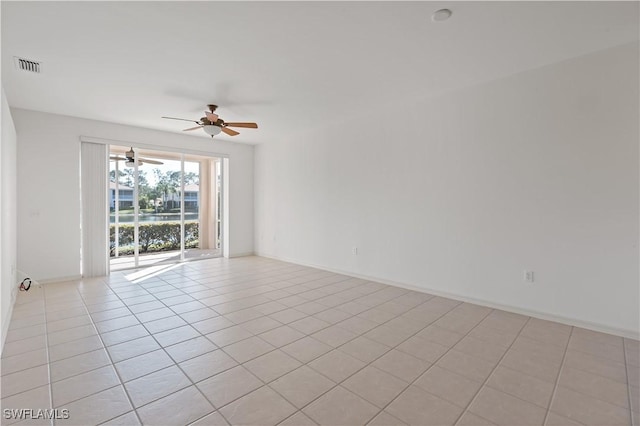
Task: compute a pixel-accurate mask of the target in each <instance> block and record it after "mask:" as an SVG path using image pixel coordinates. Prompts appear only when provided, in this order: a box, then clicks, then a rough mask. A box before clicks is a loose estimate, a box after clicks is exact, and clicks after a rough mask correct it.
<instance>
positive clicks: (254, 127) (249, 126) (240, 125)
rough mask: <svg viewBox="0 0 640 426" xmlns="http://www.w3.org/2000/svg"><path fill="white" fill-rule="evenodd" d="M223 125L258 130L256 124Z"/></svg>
mask: <svg viewBox="0 0 640 426" xmlns="http://www.w3.org/2000/svg"><path fill="white" fill-rule="evenodd" d="M224 125H225V126H229V127H246V128H249V129H257V128H258V125H257V124H256V123H224Z"/></svg>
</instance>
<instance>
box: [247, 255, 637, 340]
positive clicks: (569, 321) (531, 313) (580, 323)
mask: <svg viewBox="0 0 640 426" xmlns="http://www.w3.org/2000/svg"><path fill="white" fill-rule="evenodd" d="M256 256H260V257H266V258H268V259H274V260H280V261H283V262H289V263H295V264H296V265H301V266H308V267H310V268H316V269H322V270H324V271H329V272H334V273H336V274H342V275H348V276H351V277H355V278H361V279H363V280H367V281H375V282H379V283H382V284H387V285H391V286H394V287H400V288H404V289H407V290H413V291H418V292H421V293H428V294H433V295H435V296H441V297H446V298H449V299H454V300H459V301H461V302H467V303H473V304H475V305H481V306H486V307H488V308H493V309H500V310H503V311H507V312H512V313H514V314H520V315H526V316H528V317H533V318H538V319H542V320H547V321H554V322H559V323H561V324H566V325H571V326H574V327H581V328H586V329H588V330H593V331H599V332H601V333H607V334H613V335H616V336H620V337H626V338H628V339H635V340H639V339H640V333H639V332H638V331H635V330H627V329H621V328H616V327H610V326H607V325H603V324H598V323H593V322H589V321H584V320H581V319H576V318H569V317H564V316H561V315H555V314H550V313H548V312H540V311H535V310H529V309H525V308H519V307H516V306H509V305H502V304H500V303H495V302H492V301H490V300H484V299H476V298H473V297H467V296H465V295H462V294H457V293H449V292H444V291H440V290H436V289H432V288H425V287H418V286H416V285H414V284H408V283H402V282H397V281H391V280H387V279H384V278H378V277H371V276H368V275H362V274H357V273H354V272H350V271H343V270H339V269H334V268H329V267H326V266H323V265H316V264H312V263H308V262H300V261H298V260H296V259H292V258H288V257H285V256H274V255H271V254H267V253H261V252H256Z"/></svg>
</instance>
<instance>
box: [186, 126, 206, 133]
mask: <svg viewBox="0 0 640 426" xmlns="http://www.w3.org/2000/svg"><path fill="white" fill-rule="evenodd" d="M201 128H202V126H196V127H190V128H188V129H184V130H182V131H183V132H190V131H191V130H197V129H201Z"/></svg>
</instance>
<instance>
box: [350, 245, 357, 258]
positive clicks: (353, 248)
mask: <svg viewBox="0 0 640 426" xmlns="http://www.w3.org/2000/svg"><path fill="white" fill-rule="evenodd" d="M351 254H352V255H354V256H357V255H358V247H352V248H351Z"/></svg>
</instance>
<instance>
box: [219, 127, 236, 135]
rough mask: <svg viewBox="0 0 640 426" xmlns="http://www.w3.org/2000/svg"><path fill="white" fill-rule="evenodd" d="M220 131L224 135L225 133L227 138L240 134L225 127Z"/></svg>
mask: <svg viewBox="0 0 640 426" xmlns="http://www.w3.org/2000/svg"><path fill="white" fill-rule="evenodd" d="M222 131H223V132H224V133H226V134H227V135H229V136H237V135H239V134H240V133H238V132H236V131H235V130H231V129H227V128H226V127H223V128H222Z"/></svg>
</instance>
